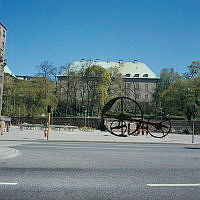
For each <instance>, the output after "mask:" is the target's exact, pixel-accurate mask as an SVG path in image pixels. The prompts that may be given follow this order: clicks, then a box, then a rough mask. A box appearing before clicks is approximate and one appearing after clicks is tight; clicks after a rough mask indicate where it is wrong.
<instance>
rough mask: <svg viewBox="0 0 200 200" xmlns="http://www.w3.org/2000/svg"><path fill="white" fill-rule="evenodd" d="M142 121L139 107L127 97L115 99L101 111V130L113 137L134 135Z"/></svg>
mask: <svg viewBox="0 0 200 200" xmlns="http://www.w3.org/2000/svg"><path fill="white" fill-rule="evenodd" d="M142 120H143V112H142V109H141V107H140V105H139V104H138V103H137V102H136V101H134V100H133V99H131V98H129V97H116V98H114V99H112V100H110V101H109V102H108V103H107V104H106V105H105V106H104V107H103V109H102V115H101V122H102V123H103V128H104V129H105V130H107V131H108V132H110V133H111V134H113V135H115V136H119V137H126V136H129V135H132V134H134V133H135V132H136V131H137V127H138V124H140V123H141V121H142ZM102 123H101V124H102Z"/></svg>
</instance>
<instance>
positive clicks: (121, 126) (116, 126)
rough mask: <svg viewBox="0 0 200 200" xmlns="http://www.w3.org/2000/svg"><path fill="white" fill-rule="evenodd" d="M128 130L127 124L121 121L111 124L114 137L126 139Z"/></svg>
mask: <svg viewBox="0 0 200 200" xmlns="http://www.w3.org/2000/svg"><path fill="white" fill-rule="evenodd" d="M126 130H127V125H126V122H124V121H121V120H114V121H112V123H111V124H110V131H111V132H112V134H113V135H116V136H120V137H126V136H127V135H125V132H126Z"/></svg>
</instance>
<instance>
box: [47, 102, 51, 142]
mask: <svg viewBox="0 0 200 200" xmlns="http://www.w3.org/2000/svg"><path fill="white" fill-rule="evenodd" d="M47 112H48V133H47V140H48V139H49V134H50V123H51V105H48V107H47Z"/></svg>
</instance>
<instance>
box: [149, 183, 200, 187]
mask: <svg viewBox="0 0 200 200" xmlns="http://www.w3.org/2000/svg"><path fill="white" fill-rule="evenodd" d="M147 186H150V187H195V186H200V183H196V184H147Z"/></svg>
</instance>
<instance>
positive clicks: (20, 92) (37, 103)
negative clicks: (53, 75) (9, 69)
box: [3, 75, 57, 117]
mask: <svg viewBox="0 0 200 200" xmlns="http://www.w3.org/2000/svg"><path fill="white" fill-rule="evenodd" d="M53 91H54V84H53V83H52V82H51V81H49V80H48V79H47V78H33V80H31V81H27V80H18V79H16V78H11V77H9V76H7V75H6V76H5V84H4V104H3V114H4V115H8V116H31V117H40V116H41V115H42V114H43V113H46V108H47V105H52V107H53V108H56V106H57V98H56V97H55V95H54V93H53Z"/></svg>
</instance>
